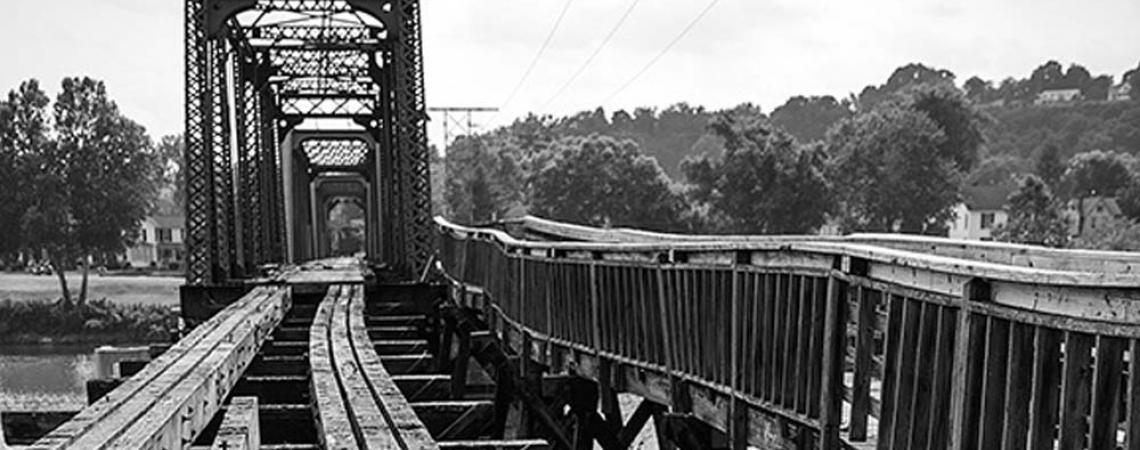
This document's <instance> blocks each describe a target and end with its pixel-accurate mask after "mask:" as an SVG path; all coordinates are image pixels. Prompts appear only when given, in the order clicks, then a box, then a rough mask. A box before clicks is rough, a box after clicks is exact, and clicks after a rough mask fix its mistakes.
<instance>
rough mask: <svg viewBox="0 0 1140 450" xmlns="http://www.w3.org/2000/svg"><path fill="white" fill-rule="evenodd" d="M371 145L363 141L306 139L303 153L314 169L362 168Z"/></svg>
mask: <svg viewBox="0 0 1140 450" xmlns="http://www.w3.org/2000/svg"><path fill="white" fill-rule="evenodd" d="M369 150H370V149H369V145H368V143H367V142H365V141H364V140H362V139H306V140H304V141H301V151H303V152H305V155H306V156H308V157H309V161H310V162H311V163H312V165H313V166H314V167H317V168H322V167H337V168H353V167H361V166H362V165H363V164H364V163H365V162H366V161H367V160H368V156H369Z"/></svg>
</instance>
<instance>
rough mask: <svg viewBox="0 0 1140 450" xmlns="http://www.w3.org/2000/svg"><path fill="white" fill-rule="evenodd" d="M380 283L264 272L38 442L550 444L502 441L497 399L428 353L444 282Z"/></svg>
mask: <svg viewBox="0 0 1140 450" xmlns="http://www.w3.org/2000/svg"><path fill="white" fill-rule="evenodd" d="M374 278H375V277H373V276H372V274H371V273H370V271H369V269H368V268H367V267H366V266H365V265H363V264H362V263H361V262H360V261H359V260H356V259H349V258H341V259H331V260H322V261H314V262H310V263H306V264H304V265H301V266H297V267H290V268H286V269H285V270H283V271H281V272H280V273H278V274H276V275H273V276H272V277H270V278H267V279H262V280H257V281H256V283H258V284H260V286H256V287H254V288H252V289H251V290H250V291H249V293H248V294H246V295H244V296H242V297H241V298H240V299H238V300H236V301H235V302H234V303H232V304H231V305H229V306H228V307H226V308H225V309H224V310H222V311H221V312H220V313H218V314H217V315H215V316H214V317H212V318H211V319H209V320H208V321H206V322H205V323H203V324H201V325H200V326H198V327H197V328H195V329H194V330H193V331H192V332H191V333H190V334H189V335H188V336H186V337H185V338H184V339H182V340H181V341H179V342H178V343H177V344H175V345H174V346H173V347H172V348H171V349H170V350H168V351H167V352H165V353H164V354H163V355H162V356H160V357H159V358H157V359H156V360H154V361H153V362H151V363H150V364H149V365H147V366H146V367H145V368H144V369H143V370H142V371H141V372H139V373H138V374H137V375H135V376H134V377H132V378H130V379H128V380H126V381H125V382H123V383H122V384H121V385H120V386H119V387H118V388H116V389H114V390H113V391H111V392H110V393H108V394H107V395H106V396H104V397H103V398H102V399H100V400H99V401H97V402H96V403H94V404H92V405H90V406H89V407H87V408H86V409H84V410H83V411H81V412H80V413H79V414H77V415H76V416H75V417H74V419H72V420H71V421H69V422H67V423H65V424H63V425H62V426H60V427H59V428H57V429H56V430H54V431H52V432H51V433H50V434H49V435H47V436H45V437H44V438H42V439H40V440H39V441H37V442H36V443H35V444H34V445H32V446H30V447H28V448H30V449H37V450H40V449H43V450H48V449H53V450H54V449H83V450H88V449H111V448H114V449H140V450H142V449H147V450H149V449H155V450H159V449H163V450H165V449H176V448H194V449H202V450H204V449H206V448H213V449H225V450H235V449H251V450H257V449H265V450H315V449H337V450H341V449H345V450H348V449H361V450H366V449H428V450H430V449H437V448H457V449H491V448H494V449H544V448H548V446H547V445H546V442H545V441H543V440H536V439H515V440H501V439H491V438H490V437H489V436H488V435H487V434H486V433H485V431H486V429H487V427H486V424H487V423H489V422H491V419H490V416H491V402H490V401H488V400H486V399H485V398H482V397H478V395H479V393H480V392H482V391H478V392H477V391H474V390H473V391H472V394H473V395H475V397H472V396H463V395H460V396H455V395H453V390H452V389H450V388H449V387H448V386H449V375H445V374H442V373H438V370H439V366H438V361H437V360H436V358H435V356H434V355H433V354H432V353H430V352H429V348H430V347H431V346H430V345H429V344H428V342H429V341H428V340H427V339H426V338H427V337H428V336H426V335H425V334H424V333H425V326H426V324H427V323H428V322H429V317H428V316H429V313H430V311H431V309H432V307H433V306H434V303H433V302H432V301H431V299H428V301H427V302H425V301H423V295H422V294H421V292H431V289H426V290H425V287H424V286H419V285H414V284H406V285H386V286H380V285H376V284H375V283H374V282H373V281H372V280H374ZM368 291H371V292H372V295H371V296H370V295H369V294H368ZM440 387H442V389H440ZM405 392H407V395H409V396H411V397H412V398H414V399H415V401H414V402H409V401H408V399H407V398H406V397H405ZM421 417H422V420H421Z"/></svg>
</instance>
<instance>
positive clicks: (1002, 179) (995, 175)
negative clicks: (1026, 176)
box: [966, 156, 1028, 186]
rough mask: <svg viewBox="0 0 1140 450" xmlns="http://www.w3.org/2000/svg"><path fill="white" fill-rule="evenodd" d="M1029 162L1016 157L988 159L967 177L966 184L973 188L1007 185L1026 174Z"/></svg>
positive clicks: (993, 157)
mask: <svg viewBox="0 0 1140 450" xmlns="http://www.w3.org/2000/svg"><path fill="white" fill-rule="evenodd" d="M1027 165H1028V164H1027V162H1026V161H1025V160H1023V159H1021V158H1018V157H1016V156H992V157H989V158H986V159H985V160H983V161H982V162H981V163H979V164H978V166H977V167H975V168H974V170H973V171H971V172H970V173H969V175H967V176H966V183H967V184H968V185H972V186H987V185H988V186H993V185H1005V184H1007V183H1010V182H1012V181H1014V180H1016V179H1017V177H1018V176H1019V175H1021V174H1023V173H1025V172H1028V170H1026V169H1027V168H1026V166H1027Z"/></svg>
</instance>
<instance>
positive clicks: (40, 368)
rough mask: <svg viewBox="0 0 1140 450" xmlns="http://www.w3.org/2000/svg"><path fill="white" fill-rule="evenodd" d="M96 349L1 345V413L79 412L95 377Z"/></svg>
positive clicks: (90, 347)
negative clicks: (93, 355)
mask: <svg viewBox="0 0 1140 450" xmlns="http://www.w3.org/2000/svg"><path fill="white" fill-rule="evenodd" d="M93 350H94V347H93V346H84V345H6V346H0V411H77V410H79V409H82V408H83V406H84V404H85V403H86V400H87V386H86V383H87V380H88V379H91V378H94V377H95V364H94V360H93V358H92V352H93Z"/></svg>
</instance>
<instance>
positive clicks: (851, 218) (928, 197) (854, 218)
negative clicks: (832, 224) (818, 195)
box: [828, 105, 963, 234]
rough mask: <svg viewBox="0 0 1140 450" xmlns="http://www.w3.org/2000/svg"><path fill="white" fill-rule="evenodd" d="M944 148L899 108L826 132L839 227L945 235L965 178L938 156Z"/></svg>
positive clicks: (933, 131) (931, 130)
mask: <svg viewBox="0 0 1140 450" xmlns="http://www.w3.org/2000/svg"><path fill="white" fill-rule="evenodd" d="M945 142H946V134H945V133H944V132H943V131H942V130H941V129H940V128H939V127H938V125H937V124H936V123H935V122H934V121H933V120H931V119H930V118H929V117H927V115H926V114H924V113H922V112H920V111H917V110H914V109H911V108H906V107H901V106H898V105H889V106H888V107H883V108H877V109H875V110H873V111H870V112H864V113H860V114H858V115H856V116H854V117H852V118H850V119H847V120H844V121H842V122H840V123H839V124H838V125H837V126H836V127H835V128H833V129H832V130H831V132H830V133H829V137H828V147H829V149H828V152H829V154H830V155H831V158H832V160H831V168H830V177H831V179H832V181H833V183H834V184H835V193H836V194H837V195H836V196H837V197H838V198H839V200H840V219H841V221H842V226H843V228H844V229H846V230H848V231H883V232H893V231H899V232H904V233H919V234H941V233H942V232H944V231H945V228H946V223H947V222H948V221H949V220H950V219H951V218H953V214H954V213H953V209H952V208H953V206H954V205H955V204H956V203H958V201H959V199H960V197H961V192H960V191H961V180H962V176H963V175H962V171H961V170H960V169H959V168H958V164H957V163H956V161H955V160H954V158H952V157H951V156H950V155H946V154H945V153H943V152H942V151H941V150H940V149H941V148H942V146H943V145H944V144H945Z"/></svg>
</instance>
